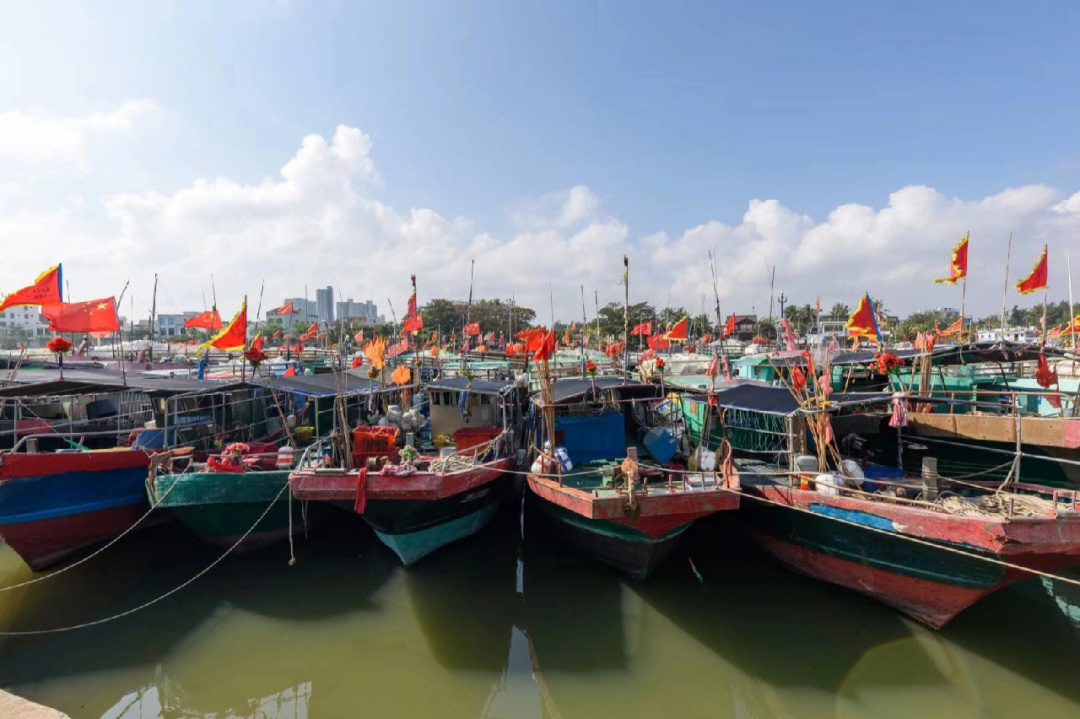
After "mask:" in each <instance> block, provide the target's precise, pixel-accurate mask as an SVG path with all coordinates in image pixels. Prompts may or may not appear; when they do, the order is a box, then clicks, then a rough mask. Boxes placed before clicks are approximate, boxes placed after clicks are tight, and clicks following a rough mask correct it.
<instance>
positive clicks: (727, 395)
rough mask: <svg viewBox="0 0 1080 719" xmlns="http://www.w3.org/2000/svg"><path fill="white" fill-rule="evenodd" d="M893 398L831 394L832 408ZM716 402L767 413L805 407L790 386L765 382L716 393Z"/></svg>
mask: <svg viewBox="0 0 1080 719" xmlns="http://www.w3.org/2000/svg"><path fill="white" fill-rule="evenodd" d="M891 400H892V394H891V393H881V392H875V393H847V394H844V393H840V392H834V393H833V394H831V395H829V405H830V407H834V408H840V407H850V406H854V405H884V404H885V403H887V402H889V401H891ZM716 403H717V405H718V406H720V407H730V408H732V409H744V410H749V411H751V412H761V413H764V414H780V415H785V416H786V415H793V414H797V413H798V412H799V411H800V410H801V407H800V406H799V402H798V401H797V400H796V399H795V397H794V396H793V395H792V394H791V390H789V389H788V388H787V387H776V386H772V385H764V384H740V385H735V386H733V387H729V388H727V389H721V390H719V391H717V393H716Z"/></svg>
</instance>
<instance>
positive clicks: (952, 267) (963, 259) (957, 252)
mask: <svg viewBox="0 0 1080 719" xmlns="http://www.w3.org/2000/svg"><path fill="white" fill-rule="evenodd" d="M970 239H971V233H970V232H969V233H968V234H966V235H964V238H963V239H962V240H960V242H959V244H957V245H956V247H954V248H953V251H952V254H951V255H949V276H948V277H942V278H941V279H939V280H934V282H948V283H949V284H951V285H955V284H956V283H957V282H959V281H960V280H966V279H967V267H968V241H969V240H970Z"/></svg>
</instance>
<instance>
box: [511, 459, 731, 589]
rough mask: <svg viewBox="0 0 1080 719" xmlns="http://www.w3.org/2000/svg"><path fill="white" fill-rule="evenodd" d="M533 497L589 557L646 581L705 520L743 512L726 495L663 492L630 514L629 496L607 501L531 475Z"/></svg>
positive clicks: (639, 501) (640, 498)
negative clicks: (719, 514)
mask: <svg viewBox="0 0 1080 719" xmlns="http://www.w3.org/2000/svg"><path fill="white" fill-rule="evenodd" d="M528 485H529V492H530V494H531V495H532V497H533V498H534V499H535V503H536V504H537V505H538V507H539V510H540V513H541V514H542V515H545V516H546V517H548V518H549V519H550V520H551V521H552V522H553V523H554V525H555V527H556V529H557V533H558V534H560V535H562V536H563V537H564V538H565V539H566V540H568V541H569V543H570V544H571V545H572V546H574V547H576V548H577V549H579V550H580V551H581V552H582V553H583V554H585V555H587V556H589V557H591V558H593V559H595V560H597V561H600V562H602V563H604V564H608V565H610V566H613V567H615V568H617V569H619V570H620V571H622V572H625V573H626V574H629V575H630V576H633V577H636V578H639V579H644V578H647V577H648V576H649V575H650V574H652V572H653V571H654V570H655V569H656V568H657V567H659V566H660V565H661V564H662V563H663V561H664V560H665V559H667V557H668V555H670V554H671V551H672V550H673V549H674V548H675V545H676V544H677V542H678V540H679V537H680V536H682V534H683V533H684V532H685V531H686V530H687V529H689V527H690V525H691V524H692V523H693V522H694V521H695V520H697V519H700V518H701V517H705V516H708V515H710V514H713V513H715V512H718V511H724V510H731V509H735V508H737V507H738V506H739V496H738V494H736V493H735V492H731V491H727V490H724V489H716V488H712V489H697V490H690V491H678V490H675V491H670V490H665V489H664V488H663V486H660V487H657V488H655V489H654V490H650V493H648V494H642V495H636V496H635V500H634V507H633V508H630V507H629V505H628V504H627V500H626V498H625V497H624V496H617V495H615V494H614V493H613V492H611V491H606V492H604V494H603V496H597V495H595V494H593V493H590V492H586V491H583V490H581V489H576V488H573V487H569V486H565V485H562V484H560V483H559V482H557V481H555V480H552V479H550V478H545V477H541V476H538V475H529V477H528Z"/></svg>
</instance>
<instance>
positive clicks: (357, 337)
mask: <svg viewBox="0 0 1080 719" xmlns="http://www.w3.org/2000/svg"><path fill="white" fill-rule="evenodd" d="M353 339H354V340H356V344H358V345H362V344H364V330H360V331H359V332H357V333H356V334H354V335H353Z"/></svg>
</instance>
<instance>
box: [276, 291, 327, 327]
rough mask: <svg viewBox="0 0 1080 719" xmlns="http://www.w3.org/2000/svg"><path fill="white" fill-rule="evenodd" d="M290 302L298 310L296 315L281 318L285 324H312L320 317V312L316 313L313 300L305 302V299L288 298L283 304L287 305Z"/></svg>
mask: <svg viewBox="0 0 1080 719" xmlns="http://www.w3.org/2000/svg"><path fill="white" fill-rule="evenodd" d="M290 302H292V306H293V308H294V309H295V310H296V314H295V315H282V316H281V321H282V322H284V323H285V324H286V325H289V324H291V323H292V322H294V321H299V322H311V321H312V320H314V319H316V318H317V317H318V316H319V314H318V312H317V311H316V307H315V303H314V302H312V301H311V300H305V299H304V298H303V297H286V298H285V300H284V301H283V302H282V303H281V304H282V305H287V304H289V303H290Z"/></svg>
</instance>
